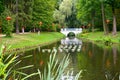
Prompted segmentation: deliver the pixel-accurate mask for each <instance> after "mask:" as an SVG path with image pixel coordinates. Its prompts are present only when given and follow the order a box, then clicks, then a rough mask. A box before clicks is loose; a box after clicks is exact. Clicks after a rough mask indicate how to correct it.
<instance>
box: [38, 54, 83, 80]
mask: <svg viewBox="0 0 120 80" xmlns="http://www.w3.org/2000/svg"><path fill="white" fill-rule="evenodd" d="M69 63H70V60H69V56H65V57H64V58H63V59H62V60H61V61H58V60H57V59H56V53H54V54H51V55H50V58H49V62H48V66H47V67H46V68H45V69H44V72H43V73H41V72H40V70H39V69H38V73H39V77H40V80H78V79H79V76H80V74H81V72H82V70H81V71H80V72H79V73H78V74H76V75H75V76H74V75H73V72H71V71H70V70H68V71H67V72H65V71H66V68H67V67H68V65H69ZM63 77H65V79H62V78H63Z"/></svg>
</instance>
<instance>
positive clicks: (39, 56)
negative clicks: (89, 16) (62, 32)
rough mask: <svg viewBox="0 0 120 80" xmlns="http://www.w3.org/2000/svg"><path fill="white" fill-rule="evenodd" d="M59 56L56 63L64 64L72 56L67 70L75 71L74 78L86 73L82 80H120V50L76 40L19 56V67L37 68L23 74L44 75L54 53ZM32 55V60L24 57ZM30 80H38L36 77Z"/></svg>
mask: <svg viewBox="0 0 120 80" xmlns="http://www.w3.org/2000/svg"><path fill="white" fill-rule="evenodd" d="M52 51H53V52H57V59H58V60H61V59H62V58H63V57H64V56H65V55H67V54H69V53H70V64H69V66H68V68H67V69H66V70H69V69H73V71H74V74H76V73H77V72H79V71H80V70H83V73H82V80H120V79H119V76H120V46H116V45H115V46H110V47H108V46H103V47H101V46H98V45H95V44H93V43H91V42H84V41H82V40H79V39H77V38H75V39H72V40H69V39H68V38H66V39H62V40H61V41H59V42H56V43H54V44H51V45H47V46H44V47H38V48H36V49H33V50H30V51H26V52H24V53H23V54H21V55H20V57H19V59H21V60H22V62H21V63H20V65H18V67H20V66H26V65H34V67H33V68H30V69H26V70H24V72H26V73H32V72H37V69H38V68H39V69H40V70H41V71H43V69H44V67H45V66H46V65H47V62H48V60H49V56H50V53H51V52H52ZM27 55H32V57H29V58H23V57H24V56H27ZM29 80H39V78H38V77H37V76H35V77H32V78H30V79H29Z"/></svg>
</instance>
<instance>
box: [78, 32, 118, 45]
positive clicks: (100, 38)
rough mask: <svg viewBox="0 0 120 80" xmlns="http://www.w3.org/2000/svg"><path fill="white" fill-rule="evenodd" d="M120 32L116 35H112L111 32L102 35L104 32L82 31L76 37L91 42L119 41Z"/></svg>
mask: <svg viewBox="0 0 120 80" xmlns="http://www.w3.org/2000/svg"><path fill="white" fill-rule="evenodd" d="M119 35H120V32H118V34H117V35H115V36H113V35H112V33H109V34H108V35H107V36H106V35H104V32H89V33H82V34H80V35H79V36H78V37H79V38H82V39H86V40H90V41H92V42H100V43H117V44H119V43H120V36H119Z"/></svg>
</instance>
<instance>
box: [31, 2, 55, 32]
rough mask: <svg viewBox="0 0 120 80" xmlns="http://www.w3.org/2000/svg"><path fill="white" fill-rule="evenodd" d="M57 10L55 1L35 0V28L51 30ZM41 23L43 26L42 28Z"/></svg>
mask: <svg viewBox="0 0 120 80" xmlns="http://www.w3.org/2000/svg"><path fill="white" fill-rule="evenodd" d="M54 8H55V1H53V0H34V6H33V11H34V12H33V19H32V20H33V26H34V27H37V28H41V29H42V30H43V31H45V30H47V31H49V30H51V27H52V26H51V25H52V22H53V17H52V14H53V11H54ZM39 22H42V23H43V24H42V25H41V26H40V25H39Z"/></svg>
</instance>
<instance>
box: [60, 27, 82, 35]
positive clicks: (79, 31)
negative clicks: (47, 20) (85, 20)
mask: <svg viewBox="0 0 120 80" xmlns="http://www.w3.org/2000/svg"><path fill="white" fill-rule="evenodd" d="M60 32H61V33H63V34H64V35H65V36H67V35H68V34H69V33H70V32H73V33H74V34H75V36H76V35H77V34H79V33H81V32H82V28H61V31H60Z"/></svg>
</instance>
